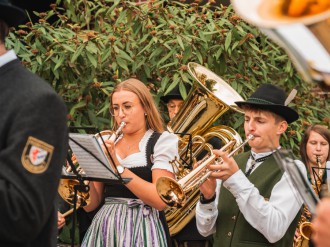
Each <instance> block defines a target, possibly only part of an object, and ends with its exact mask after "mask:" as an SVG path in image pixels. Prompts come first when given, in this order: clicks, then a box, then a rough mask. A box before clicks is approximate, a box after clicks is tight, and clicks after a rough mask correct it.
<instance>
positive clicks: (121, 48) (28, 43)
mask: <svg viewBox="0 0 330 247" xmlns="http://www.w3.org/2000/svg"><path fill="white" fill-rule="evenodd" d="M58 3H60V1H58ZM59 6H62V7H59ZM51 7H52V9H51V10H50V11H48V12H47V13H35V14H36V15H38V16H39V17H40V20H39V22H38V23H27V24H26V25H24V26H21V29H20V30H17V31H15V32H12V33H11V34H10V38H9V40H8V41H9V42H8V46H9V47H10V48H14V49H15V51H16V52H17V53H18V55H19V57H20V58H21V59H22V61H23V63H24V64H25V65H26V66H27V67H28V68H29V69H30V70H31V71H33V72H35V73H37V74H39V75H40V76H41V77H43V78H44V79H46V80H47V81H48V82H49V83H51V85H52V86H53V87H54V88H55V90H56V91H57V92H58V94H59V95H61V96H62V97H63V98H64V100H65V102H66V103H67V106H68V109H69V116H68V119H69V123H70V125H71V126H90V125H93V126H96V127H98V128H99V129H104V128H109V127H110V126H111V125H112V124H111V120H110V119H111V118H110V117H109V113H108V107H109V100H108V95H109V93H110V92H111V90H112V89H113V87H114V85H115V84H116V83H118V82H119V81H121V80H123V79H126V78H129V77H137V78H138V79H140V80H141V81H143V82H144V83H145V84H146V85H147V86H148V87H149V88H150V91H151V92H152V93H153V95H154V96H155V100H156V102H157V103H159V97H160V96H161V95H163V94H166V93H167V92H169V91H170V90H171V89H172V88H173V87H175V86H176V85H177V84H179V85H180V87H181V89H182V90H181V91H184V87H183V83H190V84H191V83H193V79H192V77H191V76H190V74H189V73H188V71H187V66H186V65H187V63H188V62H196V63H199V64H202V65H204V66H206V67H208V68H209V69H210V70H212V71H213V72H215V73H216V74H218V75H219V76H221V77H222V78H223V79H224V80H225V81H226V82H228V84H230V85H231V86H232V87H233V88H234V89H235V90H236V91H237V92H238V93H239V94H240V95H241V96H242V97H243V98H246V97H247V96H248V95H250V94H251V93H252V92H253V91H254V90H255V88H256V87H258V86H259V85H260V84H262V83H273V84H277V85H279V86H281V87H283V88H285V89H286V90H287V92H289V91H290V90H291V89H292V88H293V87H295V86H296V85H299V86H300V87H299V93H298V97H297V98H296V99H295V100H294V102H293V104H292V106H293V107H295V108H296V109H297V110H298V111H299V114H300V116H301V120H299V121H297V122H296V123H294V124H292V125H291V127H290V129H289V130H288V132H287V135H286V136H285V138H284V139H283V144H284V143H285V144H286V145H289V147H291V148H293V149H294V150H295V152H297V150H298V146H297V145H298V144H299V142H300V139H301V135H302V133H303V131H304V128H305V127H306V125H308V124H309V123H323V124H325V125H327V126H329V123H330V119H329V114H328V112H327V110H326V109H329V108H328V106H329V100H328V99H327V98H324V96H322V95H318V94H317V93H314V94H312V93H311V85H307V84H306V83H305V82H303V81H302V80H301V78H300V77H299V76H298V75H297V73H296V71H295V70H294V68H293V66H292V63H291V62H290V60H289V59H288V57H287V55H286V54H285V52H283V50H282V49H280V48H279V47H278V46H277V45H276V44H274V43H272V42H271V41H270V40H269V39H268V38H266V37H265V36H264V35H262V33H260V31H259V30H258V29H256V28H254V27H252V26H250V25H248V24H247V23H245V22H244V21H242V20H241V19H240V18H239V17H238V16H237V15H236V14H235V13H234V11H233V10H232V8H231V7H228V8H227V7H214V6H211V5H210V4H207V5H205V6H197V5H196V4H191V5H189V4H184V3H180V2H176V1H164V0H163V1H151V3H150V4H142V5H139V6H136V5H135V4H134V3H131V2H129V1H123V0H98V1H88V0H63V1H62V4H61V5H52V6H51ZM54 17H55V18H57V21H55V22H53V23H50V21H49V20H51V19H52V18H54ZM16 37H18V38H19V39H16ZM321 96H322V97H323V99H326V100H323V101H321ZM305 115H306V116H305ZM219 123H221V124H226V125H229V126H231V127H233V128H235V129H237V130H238V131H239V133H240V134H241V135H242V136H243V129H242V123H243V118H242V115H241V114H238V113H234V112H233V111H229V112H227V113H225V114H224V115H223V116H222V117H220V119H219Z"/></svg>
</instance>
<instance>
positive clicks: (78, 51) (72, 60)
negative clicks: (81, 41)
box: [70, 45, 85, 63]
mask: <svg viewBox="0 0 330 247" xmlns="http://www.w3.org/2000/svg"><path fill="white" fill-rule="evenodd" d="M84 48H85V46H84V45H81V46H79V48H78V49H77V51H76V52H75V53H74V54H73V56H72V57H71V60H70V62H71V63H74V62H75V61H76V60H77V58H78V57H79V56H80V54H81V53H82V51H83V50H84Z"/></svg>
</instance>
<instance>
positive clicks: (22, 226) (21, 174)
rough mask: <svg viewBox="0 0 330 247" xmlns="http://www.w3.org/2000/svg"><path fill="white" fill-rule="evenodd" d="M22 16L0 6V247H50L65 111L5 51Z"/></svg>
mask: <svg viewBox="0 0 330 247" xmlns="http://www.w3.org/2000/svg"><path fill="white" fill-rule="evenodd" d="M25 19H26V16H25V13H24V11H23V10H21V9H19V8H17V7H15V6H13V5H11V4H10V3H9V1H8V0H0V118H1V121H0V167H1V171H0V194H1V200H0V222H1V225H2V227H0V246H11V247H14V246H15V247H18V246H19V247H24V246H26V247H27V246H29V247H30V246H34V247H38V246H40V247H41V246H42V247H45V246H47V247H53V246H56V241H57V239H56V236H57V224H56V223H57V206H58V202H57V200H56V198H57V188H58V182H59V179H60V175H61V168H62V165H63V164H64V163H65V158H66V154H67V148H68V146H67V125H66V114H67V113H66V112H67V111H66V107H65V104H64V102H63V101H62V99H61V98H60V97H59V96H58V95H57V94H56V92H55V91H54V90H53V88H52V87H51V86H50V85H49V84H48V83H46V82H45V81H44V80H42V79H41V78H39V77H38V76H36V75H34V74H32V73H31V72H30V71H28V70H26V69H25V68H24V67H23V66H22V65H21V62H20V61H19V60H18V59H17V57H16V55H15V53H14V51H12V50H10V51H7V50H6V47H5V38H6V36H7V35H8V31H9V28H10V27H15V26H17V25H18V24H20V23H22V22H23V21H24V20H25Z"/></svg>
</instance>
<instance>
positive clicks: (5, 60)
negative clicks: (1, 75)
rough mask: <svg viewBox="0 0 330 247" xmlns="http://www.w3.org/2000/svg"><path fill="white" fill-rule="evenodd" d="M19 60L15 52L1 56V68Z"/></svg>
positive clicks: (11, 51) (8, 52)
mask: <svg viewBox="0 0 330 247" xmlns="http://www.w3.org/2000/svg"><path fill="white" fill-rule="evenodd" d="M15 59H17V56H16V54H15V52H14V51H13V50H10V51H7V52H6V53H5V54H3V55H2V56H0V67H2V66H4V65H5V64H7V63H9V62H11V61H13V60H15Z"/></svg>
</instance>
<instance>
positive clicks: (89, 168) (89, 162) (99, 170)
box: [69, 133, 118, 179]
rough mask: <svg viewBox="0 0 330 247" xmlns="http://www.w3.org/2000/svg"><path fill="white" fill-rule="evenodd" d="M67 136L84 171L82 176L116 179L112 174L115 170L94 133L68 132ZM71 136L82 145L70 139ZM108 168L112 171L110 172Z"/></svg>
mask: <svg viewBox="0 0 330 247" xmlns="http://www.w3.org/2000/svg"><path fill="white" fill-rule="evenodd" d="M69 137H70V139H69V145H70V147H71V149H72V151H73V153H74V154H75V156H76V158H77V161H78V163H79V165H80V166H81V168H82V169H83V170H84V172H85V173H86V174H85V175H83V176H87V177H94V178H102V179H118V178H117V177H116V176H115V175H114V174H116V172H115V171H114V169H113V167H112V166H111V164H110V162H109V160H108V159H107V158H106V155H105V153H104V152H103V150H102V147H101V146H100V144H99V143H98V141H97V139H96V137H95V136H94V135H87V134H76V133H70V134H69ZM71 138H72V139H73V140H75V141H76V142H77V143H79V144H80V145H81V146H82V147H80V146H79V145H78V144H76V143H75V142H74V141H72V140H71ZM86 150H88V151H89V152H91V153H92V154H94V155H95V156H96V157H97V158H98V159H99V160H100V161H102V163H103V164H104V165H106V166H107V167H108V168H107V167H105V166H104V165H102V164H101V163H100V162H99V161H98V160H97V159H96V158H95V157H93V155H91V154H90V153H88V152H87V151H86ZM109 169H110V170H111V171H112V172H113V173H111V172H110V171H109Z"/></svg>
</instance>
